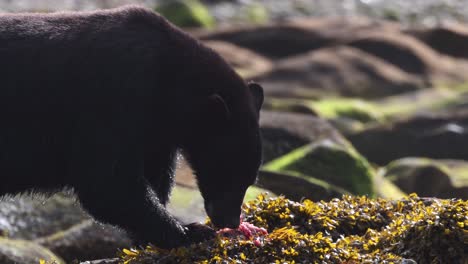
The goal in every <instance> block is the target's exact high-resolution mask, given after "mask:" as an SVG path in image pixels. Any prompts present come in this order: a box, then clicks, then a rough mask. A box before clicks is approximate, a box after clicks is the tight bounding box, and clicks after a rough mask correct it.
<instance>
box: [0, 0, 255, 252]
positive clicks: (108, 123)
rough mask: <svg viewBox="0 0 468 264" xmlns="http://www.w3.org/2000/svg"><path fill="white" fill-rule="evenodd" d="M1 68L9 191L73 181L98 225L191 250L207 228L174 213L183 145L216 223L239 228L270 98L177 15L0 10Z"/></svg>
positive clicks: (0, 110)
mask: <svg viewBox="0 0 468 264" xmlns="http://www.w3.org/2000/svg"><path fill="white" fill-rule="evenodd" d="M0 73H1V75H0V85H1V86H0V175H1V184H0V194H6V193H17V192H23V191H25V190H28V189H32V188H33V189H38V188H40V189H45V190H50V189H52V188H57V187H62V186H71V187H73V188H74V190H75V192H76V193H77V195H78V197H79V199H80V201H81V203H82V205H83V207H84V208H85V209H86V210H88V211H89V212H90V213H91V214H92V215H93V216H94V217H95V218H96V219H97V220H100V221H102V222H107V223H111V224H114V225H117V226H120V227H122V228H124V229H126V230H128V231H129V232H131V233H132V234H134V235H135V237H136V238H137V239H138V241H139V242H153V243H155V244H157V245H158V246H161V247H174V246H179V245H183V244H186V243H190V242H193V241H196V240H199V239H201V237H202V236H200V232H207V229H203V228H199V226H198V227H194V226H193V225H192V226H188V228H184V227H183V226H182V225H181V224H180V223H178V222H177V221H176V220H175V219H174V218H173V217H172V216H171V215H169V214H168V212H167V211H166V209H165V204H166V203H167V200H168V197H169V193H170V189H171V186H172V184H173V176H174V175H173V168H174V164H173V163H174V156H175V153H176V151H177V150H178V149H181V150H182V151H183V152H184V153H185V155H186V156H187V157H188V159H189V161H190V163H191V165H192V167H193V169H194V170H195V172H196V175H197V179H198V182H199V187H200V190H201V192H202V195H203V197H204V199H205V205H206V209H207V213H208V214H209V216H211V218H212V221H213V222H214V223H215V224H216V225H218V226H220V227H223V226H235V225H237V224H238V223H239V217H238V216H239V214H240V205H241V202H242V198H243V196H244V193H245V190H246V188H247V187H248V186H249V185H251V184H252V183H254V181H255V178H256V173H257V170H258V167H259V165H260V160H261V154H260V152H261V151H260V149H261V146H260V136H259V128H258V112H259V111H258V110H259V107H260V105H261V102H262V101H263V95H262V93H259V92H258V85H256V84H246V83H244V81H243V80H242V79H241V78H240V77H239V76H238V75H237V74H236V73H234V71H233V70H232V69H231V68H230V67H229V66H228V65H227V64H226V62H225V61H224V60H222V59H221V58H220V57H219V55H217V54H216V53H215V52H213V51H212V50H210V49H208V48H206V47H205V46H203V45H202V44H200V43H199V42H197V41H196V40H195V39H193V38H191V37H190V36H188V35H187V34H185V33H183V32H182V31H180V30H179V29H177V28H175V27H174V26H172V25H171V24H169V23H168V22H167V21H166V20H165V19H163V18H161V17H160V16H158V15H157V14H155V13H153V12H151V11H149V10H146V9H143V8H138V7H125V8H120V9H114V10H108V11H97V12H87V13H57V14H12V15H10V14H4V15H0ZM250 88H252V89H255V90H256V92H254V93H252V92H251V91H250V90H251V89H250ZM259 96H260V97H262V98H259ZM148 188H151V189H152V190H153V191H154V193H156V196H154V195H150V194H151V192H148ZM210 232H212V231H210Z"/></svg>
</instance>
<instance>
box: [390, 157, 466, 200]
mask: <svg viewBox="0 0 468 264" xmlns="http://www.w3.org/2000/svg"><path fill="white" fill-rule="evenodd" d="M384 177H386V178H387V179H389V180H390V181H392V182H393V183H395V184H396V185H397V186H399V187H400V188H401V189H402V190H403V191H405V192H407V193H416V194H418V195H419V196H426V197H438V198H460V199H465V200H466V199H468V162H466V161H461V160H432V159H426V158H403V159H399V160H396V161H392V162H391V163H390V164H388V165H387V166H386V167H385V169H384Z"/></svg>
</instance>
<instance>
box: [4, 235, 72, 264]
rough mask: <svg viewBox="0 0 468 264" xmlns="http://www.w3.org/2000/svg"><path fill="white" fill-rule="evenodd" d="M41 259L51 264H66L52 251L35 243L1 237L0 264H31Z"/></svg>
mask: <svg viewBox="0 0 468 264" xmlns="http://www.w3.org/2000/svg"><path fill="white" fill-rule="evenodd" d="M41 259H42V260H45V261H47V262H49V263H57V264H64V263H65V262H64V261H63V260H62V259H61V258H60V257H58V256H56V255H54V254H53V253H52V252H51V251H50V250H48V249H46V248H45V247H42V246H40V245H38V244H36V243H34V242H30V241H26V240H18V239H6V238H1V237H0V263H5V264H31V263H39V261H40V260H41Z"/></svg>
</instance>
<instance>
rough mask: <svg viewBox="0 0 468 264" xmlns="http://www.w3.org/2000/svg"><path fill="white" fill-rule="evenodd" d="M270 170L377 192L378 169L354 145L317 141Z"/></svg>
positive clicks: (357, 191)
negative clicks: (375, 178) (375, 184)
mask: <svg viewBox="0 0 468 264" xmlns="http://www.w3.org/2000/svg"><path fill="white" fill-rule="evenodd" d="M263 169H264V170H267V171H278V172H292V173H294V174H300V175H307V176H310V177H313V178H316V179H319V180H322V181H325V182H328V183H330V184H332V185H335V186H337V187H340V188H342V189H344V190H347V191H349V192H350V193H353V194H360V195H362V194H366V195H370V196H373V195H375V190H374V185H373V177H374V170H373V168H372V167H371V166H370V164H369V163H368V162H367V160H366V159H365V158H363V157H362V156H360V155H359V154H358V153H357V152H356V151H355V150H354V149H353V148H352V146H347V147H344V146H339V145H337V144H335V143H333V142H332V141H329V140H323V141H317V142H315V143H313V144H309V145H306V146H303V147H301V148H298V149H296V150H293V151H292V152H290V153H288V154H286V155H284V156H281V157H279V158H277V159H275V160H272V161H270V162H269V163H267V164H265V165H264V166H263Z"/></svg>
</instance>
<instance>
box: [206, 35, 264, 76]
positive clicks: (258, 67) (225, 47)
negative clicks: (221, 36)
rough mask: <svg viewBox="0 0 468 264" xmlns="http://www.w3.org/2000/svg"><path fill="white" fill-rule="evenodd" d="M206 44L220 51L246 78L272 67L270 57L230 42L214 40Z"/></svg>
mask: <svg viewBox="0 0 468 264" xmlns="http://www.w3.org/2000/svg"><path fill="white" fill-rule="evenodd" d="M204 44H205V45H207V46H208V47H210V48H212V49H214V50H215V51H216V52H218V53H219V54H220V55H221V56H222V57H223V58H224V59H225V60H226V61H227V62H228V63H229V64H230V65H231V66H232V67H233V68H234V69H235V70H236V71H237V72H238V73H239V74H240V75H241V76H243V77H244V78H250V77H251V76H254V75H258V74H261V73H263V72H266V71H268V70H270V69H271V67H272V63H271V61H270V60H269V59H267V58H265V57H263V56H261V55H258V54H256V53H255V52H252V51H250V50H248V49H245V48H242V47H239V46H236V45H234V44H231V43H229V42H225V41H213V40H212V41H205V42H204Z"/></svg>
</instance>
